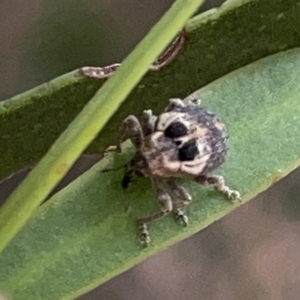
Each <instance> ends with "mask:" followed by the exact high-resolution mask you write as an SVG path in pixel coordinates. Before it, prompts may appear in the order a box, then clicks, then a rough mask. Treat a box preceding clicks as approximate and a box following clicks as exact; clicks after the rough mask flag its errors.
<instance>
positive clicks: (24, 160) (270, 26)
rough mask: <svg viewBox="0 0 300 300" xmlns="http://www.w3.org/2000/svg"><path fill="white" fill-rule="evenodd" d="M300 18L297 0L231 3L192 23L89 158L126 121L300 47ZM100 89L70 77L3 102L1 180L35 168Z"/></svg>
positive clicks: (91, 82) (239, 0) (0, 114)
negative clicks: (172, 56) (179, 47)
mask: <svg viewBox="0 0 300 300" xmlns="http://www.w3.org/2000/svg"><path fill="white" fill-rule="evenodd" d="M299 15H300V5H299V1H298V0H273V1H270V0H247V1H245V0H235V1H227V2H226V3H225V4H224V5H223V6H222V7H221V8H218V9H213V10H210V11H208V12H205V13H203V14H200V15H199V16H196V17H194V18H193V19H191V20H190V21H188V23H187V24H186V29H187V32H188V41H187V43H186V46H185V47H184V49H183V51H182V52H181V53H180V55H179V56H178V59H176V60H175V61H174V62H173V63H172V64H171V65H169V66H168V67H166V68H165V69H163V70H161V71H160V72H154V73H153V72H151V73H148V74H147V76H145V78H144V79H143V80H142V82H141V83H140V84H139V85H138V86H137V87H136V88H135V90H134V91H133V92H132V93H131V94H130V96H129V97H128V99H127V100H126V102H125V103H124V104H123V105H122V107H121V109H119V110H118V112H117V114H115V116H114V117H113V118H112V119H111V121H110V122H109V123H108V125H107V126H106V127H105V130H104V131H103V132H102V133H101V134H100V135H99V137H98V138H97V139H96V140H95V142H94V143H93V144H92V145H91V146H90V147H89V148H88V149H87V153H95V152H99V151H100V150H102V149H104V148H105V147H106V146H108V145H110V144H112V143H114V142H115V138H116V131H117V129H118V128H119V124H120V122H121V120H122V119H123V118H124V117H125V116H127V115H128V113H136V114H139V113H141V112H142V110H143V109H145V108H147V107H152V108H153V109H154V111H155V112H159V111H160V110H161V108H162V107H163V106H164V105H165V102H166V99H168V98H170V97H185V96H186V95H188V94H190V93H192V92H193V91H195V90H196V89H198V88H200V87H202V86H204V85H205V84H207V83H209V82H211V81H212V80H215V79H217V78H219V77H220V76H223V75H225V74H227V73H228V72H230V71H233V70H235V69H237V68H239V67H241V66H244V65H246V64H248V63H250V62H253V61H255V60H257V59H259V58H262V57H264V56H267V55H270V54H273V53H276V52H279V51H281V50H283V49H289V48H293V47H297V46H300V18H299ZM74 30H76V28H74ZM103 82H104V81H99V80H92V79H88V78H83V77H80V76H79V75H77V71H75V72H72V73H69V74H66V75H64V76H62V77H59V78H57V79H55V80H54V81H51V82H49V83H46V84H44V85H42V86H40V87H37V88H35V89H33V90H31V91H28V92H26V93H23V94H21V95H18V96H16V97H13V98H12V99H9V100H6V101H4V102H1V103H0V153H1V160H0V178H4V177H5V176H7V175H9V174H10V173H11V172H13V171H16V170H17V169H19V168H22V167H24V166H27V165H30V164H34V163H36V162H37V161H38V160H39V159H40V158H41V157H42V156H43V155H44V154H45V153H46V151H47V150H48V149H49V147H50V146H51V145H52V143H53V142H54V141H55V139H56V138H57V137H58V136H59V134H61V133H62V132H63V130H64V129H65V128H66V127H67V126H68V124H69V123H70V122H71V121H72V120H73V119H74V117H75V116H76V115H77V114H78V113H79V112H80V110H81V109H82V108H83V106H84V105H85V104H86V103H87V101H88V100H89V99H91V97H92V96H93V95H94V93H95V92H96V91H97V89H98V88H99V87H100V86H101V85H102V84H103ZM8 149H9V151H8Z"/></svg>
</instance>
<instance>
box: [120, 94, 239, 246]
mask: <svg viewBox="0 0 300 300" xmlns="http://www.w3.org/2000/svg"><path fill="white" fill-rule="evenodd" d="M125 138H130V139H131V141H132V143H133V144H134V146H135V147H136V154H135V156H134V157H133V159H132V161H131V164H130V167H129V169H127V171H126V173H125V176H124V179H123V183H122V184H123V187H126V186H127V185H128V183H129V182H130V178H131V176H132V174H133V173H135V172H137V173H142V174H143V175H144V176H147V177H149V178H150V179H151V182H152V187H153V190H154V192H155V194H156V196H157V198H158V200H159V202H160V204H161V206H162V208H161V211H159V212H157V213H154V214H152V215H149V216H146V217H142V218H140V219H138V225H139V230H140V236H139V240H140V242H141V243H142V244H148V243H149V242H150V237H149V232H148V228H147V223H149V222H151V221H154V220H156V219H158V218H160V217H162V216H164V215H167V214H168V213H170V212H174V214H175V216H176V218H177V220H178V222H179V223H180V224H182V225H187V224H188V218H187V216H186V215H185V214H184V213H183V211H182V208H184V207H185V206H186V205H188V204H189V203H190V202H191V200H192V197H191V196H190V195H189V193H188V192H187V191H186V189H185V188H184V187H182V186H181V185H179V184H178V183H177V182H176V181H175V179H176V178H189V179H192V180H194V181H196V182H198V183H201V184H209V185H212V186H214V187H215V188H216V189H217V190H219V191H220V192H222V193H224V194H225V195H226V196H227V197H228V198H229V199H231V200H237V199H240V193H239V192H238V191H233V190H231V189H229V188H228V187H227V186H226V185H225V181H224V178H223V177H222V176H218V175H209V174H210V173H211V172H212V171H213V170H214V169H216V168H217V167H219V166H220V165H221V164H222V163H223V162H224V160H225V156H226V154H227V151H228V149H229V148H228V138H229V137H228V133H227V131H226V128H225V125H224V124H223V123H222V122H221V121H220V120H219V119H218V118H217V117H216V115H215V114H213V113H211V112H209V111H207V110H206V109H205V108H204V107H201V106H200V99H194V100H189V101H182V100H180V99H170V103H169V105H168V106H167V107H166V108H165V111H164V112H163V113H162V114H160V115H159V116H158V117H157V116H155V115H153V114H152V111H151V110H145V111H144V113H143V116H142V120H141V123H140V122H139V120H138V119H137V118H136V117H135V116H133V115H130V116H128V117H127V118H126V119H125V120H124V121H123V123H122V128H121V132H120V136H119V139H118V144H117V146H116V150H117V151H118V152H121V141H122V140H124V139H125ZM171 195H172V196H173V199H172V198H171ZM173 200H177V201H173Z"/></svg>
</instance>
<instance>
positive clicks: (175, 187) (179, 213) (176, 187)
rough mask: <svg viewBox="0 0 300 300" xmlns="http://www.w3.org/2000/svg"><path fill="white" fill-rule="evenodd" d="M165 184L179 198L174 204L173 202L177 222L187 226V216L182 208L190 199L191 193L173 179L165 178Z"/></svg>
mask: <svg viewBox="0 0 300 300" xmlns="http://www.w3.org/2000/svg"><path fill="white" fill-rule="evenodd" d="M167 184H168V186H169V188H170V190H171V191H172V193H173V194H174V195H175V196H176V198H177V199H178V200H179V201H178V202H177V203H176V204H174V208H173V212H174V214H175V217H176V219H177V222H178V223H179V224H180V225H184V226H187V225H188V217H187V216H186V215H185V214H184V212H183V210H182V208H184V207H186V206H187V205H189V204H190V203H191V201H192V197H191V195H190V194H189V193H188V192H187V190H186V189H185V188H184V187H183V186H181V185H180V184H178V183H177V182H176V181H175V180H173V179H169V180H167Z"/></svg>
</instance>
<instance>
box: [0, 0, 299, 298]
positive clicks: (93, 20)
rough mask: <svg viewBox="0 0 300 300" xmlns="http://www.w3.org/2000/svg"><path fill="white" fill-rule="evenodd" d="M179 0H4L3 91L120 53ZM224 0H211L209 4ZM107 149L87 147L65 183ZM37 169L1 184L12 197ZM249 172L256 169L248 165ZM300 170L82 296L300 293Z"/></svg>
mask: <svg viewBox="0 0 300 300" xmlns="http://www.w3.org/2000/svg"><path fill="white" fill-rule="evenodd" d="M173 2H174V1H172V0H151V1H150V0H148V1H140V0H127V1H122V0H110V1H105V0H85V1H82V0H81V1H80V0H78V1H68V0H65V1H59V0H51V1H50V0H44V1H42V0H31V1H26V2H24V1H22V0H2V1H1V2H0V28H1V31H0V69H1V74H2V76H1V81H0V99H2V100H3V99H5V98H8V97H11V96H14V95H16V94H18V93H21V92H23V91H26V90H28V89H30V88H33V87H35V86H36V85H39V84H41V83H44V82H45V81H47V80H50V79H52V78H54V77H56V76H58V75H61V74H63V73H66V72H68V71H72V70H73V69H76V68H79V67H82V66H84V65H97V66H104V65H108V64H111V63H115V62H120V61H122V59H124V58H125V57H126V55H127V54H129V52H130V51H131V50H132V49H133V48H134V46H135V45H136V44H137V43H138V42H139V41H140V40H141V39H142V38H143V37H144V36H145V35H146V33H147V32H148V30H149V29H150V28H151V27H152V26H153V25H154V24H155V23H156V22H157V20H158V19H159V18H160V17H161V16H162V15H163V13H164V12H165V11H166V10H167V9H168V8H169V7H170V6H171V4H172V3H173ZM222 2H224V1H221V0H219V1H217V0H215V1H213V0H208V1H206V3H205V5H203V6H202V8H201V10H200V11H203V10H206V9H208V8H210V7H217V6H219V5H221V3H222ZM98 159H99V158H98V157H92V156H89V157H87V156H84V157H83V158H82V159H81V160H80V161H79V162H78V163H77V164H76V165H75V166H74V168H73V169H72V170H71V172H70V173H69V174H68V176H67V178H65V179H64V181H63V183H62V184H61V185H60V186H62V185H64V184H66V183H67V182H69V181H70V180H72V179H74V178H75V177H77V176H78V175H79V174H81V173H82V172H83V171H84V170H86V169H87V168H89V167H90V166H91V165H92V164H93V163H95V161H97V160H98ZM27 172H28V170H21V171H20V172H18V173H16V174H15V175H14V176H12V177H11V178H9V179H8V180H5V181H3V182H2V183H1V184H0V203H3V202H4V201H5V199H6V198H7V197H8V195H9V194H10V193H11V192H12V190H13V189H14V188H15V187H16V185H17V184H18V183H19V182H20V181H21V180H22V179H23V178H24V176H25V175H26V174H27ZM245 172H247V170H245ZM299 179H300V169H298V170H296V171H294V172H293V173H291V174H290V175H289V176H288V177H286V178H285V179H283V180H281V181H280V182H278V183H277V184H275V185H274V186H273V187H272V188H270V189H269V190H268V191H266V192H265V193H263V194H261V195H259V196H258V197H257V198H256V199H253V200H252V201H250V202H249V203H247V204H245V205H243V206H242V207H240V208H239V209H237V210H235V211H234V212H233V213H231V214H229V215H228V216H226V217H225V218H223V219H222V220H220V221H218V222H216V223H214V224H212V225H211V226H209V227H208V228H206V229H205V230H203V231H201V232H199V233H198V234H196V235H194V236H192V237H190V238H189V239H187V240H184V241H182V242H181V243H179V244H177V245H174V246H173V247H171V248H169V249H167V250H165V251H163V252H161V253H159V254H158V255H156V256H154V257H152V258H150V259H148V260H147V261H145V262H143V263H141V264H139V265H138V266H136V267H134V268H132V269H131V270H129V271H127V272H126V273H124V274H122V275H120V276H118V277H116V278H114V279H112V280H111V281H109V282H107V283H105V284H103V285H102V286H100V287H98V288H97V289H95V290H94V291H91V292H90V293H88V294H86V295H84V296H82V297H80V298H78V300H96V299H109V300H129V299H132V300H138V299H143V300H154V299H155V300H163V299H164V300H169V299H170V300H171V299H186V300H189V299H191V300H192V299H193V300H194V299H205V300H208V299H209V300H220V299H222V300H241V299H243V300H250V299H251V300H252V299H253V300H254V299H255V300H257V299H258V300H277V299H278V300H281V299H285V300H298V299H299V298H300V296H299V295H300V260H299V252H300V235H299V232H300V222H299V221H300V201H299V199H298V198H299V196H298V195H300V185H299Z"/></svg>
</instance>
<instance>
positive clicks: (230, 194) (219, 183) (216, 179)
mask: <svg viewBox="0 0 300 300" xmlns="http://www.w3.org/2000/svg"><path fill="white" fill-rule="evenodd" d="M195 180H196V181H197V182H198V183H202V184H209V185H212V186H213V187H214V188H215V189H216V190H218V191H220V192H221V193H223V194H225V195H226V196H227V198H228V199H230V200H233V201H235V200H241V195H240V193H239V192H238V191H235V190H231V189H230V188H229V187H228V186H227V185H225V180H224V177H223V176H220V175H213V176H199V177H197V178H196V179H195Z"/></svg>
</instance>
